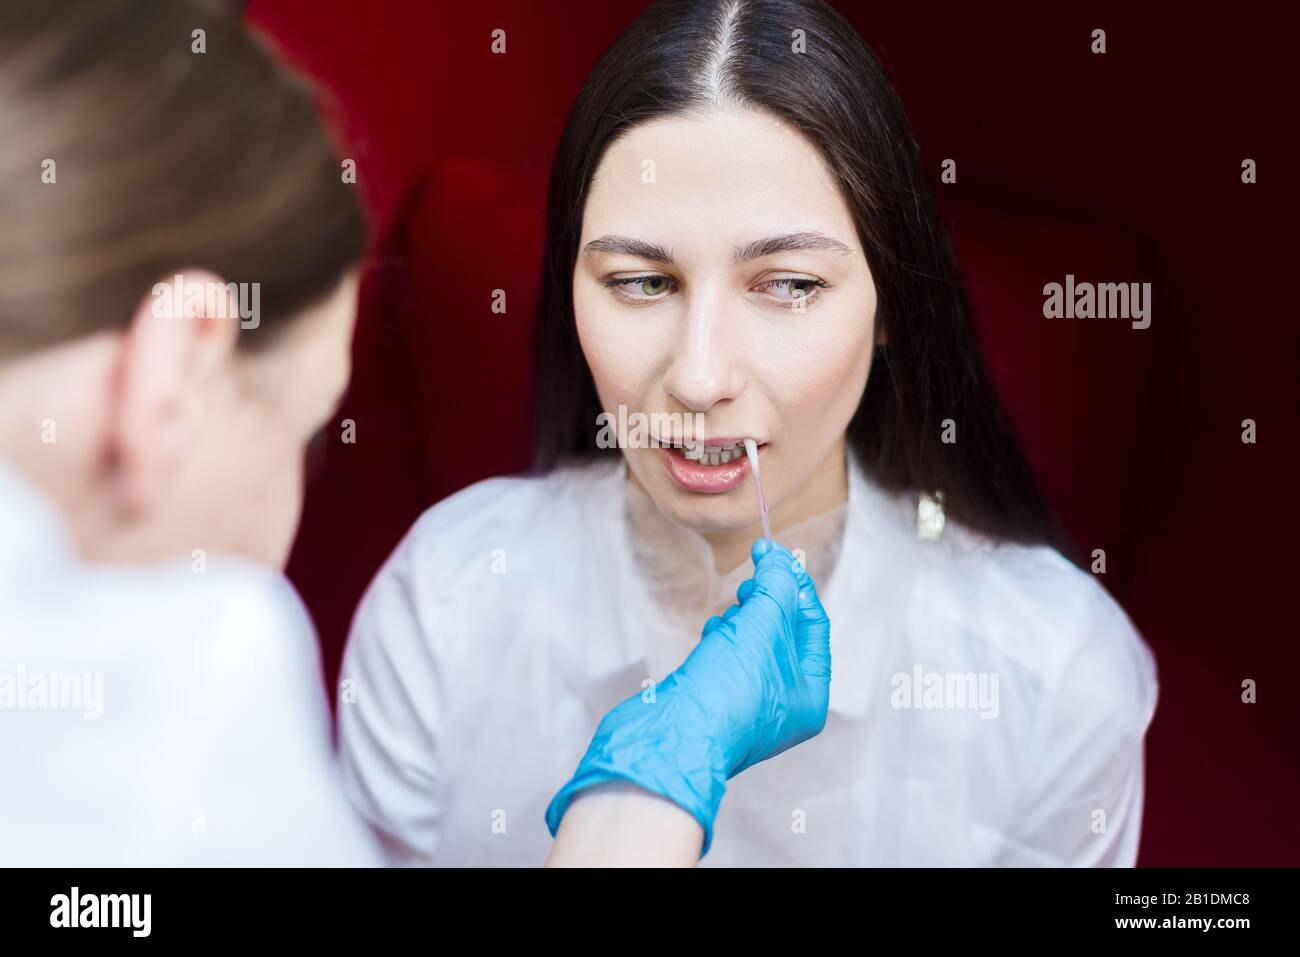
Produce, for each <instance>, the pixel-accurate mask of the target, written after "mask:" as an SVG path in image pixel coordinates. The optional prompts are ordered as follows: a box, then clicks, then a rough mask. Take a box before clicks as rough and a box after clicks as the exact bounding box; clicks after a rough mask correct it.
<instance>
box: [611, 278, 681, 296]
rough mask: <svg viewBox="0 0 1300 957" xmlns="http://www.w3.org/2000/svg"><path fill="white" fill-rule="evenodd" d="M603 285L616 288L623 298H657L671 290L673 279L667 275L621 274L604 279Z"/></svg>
mask: <svg viewBox="0 0 1300 957" xmlns="http://www.w3.org/2000/svg"><path fill="white" fill-rule="evenodd" d="M605 285H606V286H608V287H610V288H617V289H618V292H619V294H620V295H621V296H623V297H624V298H625V299H637V300H645V299H658V298H659V297H660V296H663V295H664V294H665V293H669V292H672V289H673V281H672V279H670V278H669V277H667V276H622V277H619V278H616V279H607V280H605Z"/></svg>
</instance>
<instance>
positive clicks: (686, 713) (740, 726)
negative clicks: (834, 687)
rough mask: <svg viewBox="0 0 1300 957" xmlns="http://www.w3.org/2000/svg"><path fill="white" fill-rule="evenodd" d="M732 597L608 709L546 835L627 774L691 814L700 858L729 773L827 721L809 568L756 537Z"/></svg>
mask: <svg viewBox="0 0 1300 957" xmlns="http://www.w3.org/2000/svg"><path fill="white" fill-rule="evenodd" d="M751 554H752V556H753V559H754V577H753V578H750V579H746V580H745V581H744V582H743V583H742V584H741V585H740V587H739V588H738V589H737V590H736V597H737V599H738V601H739V605H733V606H732V607H731V608H729V609H727V611H726V612H725V613H724V614H723V615H722V616H721V617H717V616H715V617H713V618H710V619H709V620H708V622H707V623H706V624H705V626H704V631H703V634H702V635H701V637H700V642H699V644H698V645H696V647H695V649H694V650H693V651H692V652H691V654H690V656H689V657H687V659H686V661H684V662H683V663H682V664H681V666H680V667H679V668H677V670H676V671H674V672H673V673H672V674H670V675H668V676H667V677H666V678H665V679H664V680H663V681H661V682H660V683H659V684H658V685H657V686H655V687H654V688H653V695H651V689H647V690H646V691H645V692H643V693H639V694H635V695H633V696H632V697H630V698H628V699H627V700H626V701H624V702H622V703H621V704H619V705H618V706H617V707H615V708H614V709H613V710H612V711H610V712H609V714H607V715H606V716H605V717H604V719H603V720H602V721H601V722H600V726H599V727H598V728H597V729H596V736H595V737H594V738H593V739H592V742H591V745H590V747H588V748H587V753H586V755H585V756H584V757H583V759H582V761H581V762H580V763H579V764H578V770H577V771H576V772H575V773H574V775H573V777H572V778H571V779H570V780H569V783H568V784H566V785H565V786H564V787H563V788H561V789H560V791H559V793H557V794H556V795H555V797H554V798H553V799H552V800H551V804H550V806H549V807H548V808H547V809H546V824H547V827H549V828H550V830H551V836H552V837H554V836H555V832H556V831H557V830H559V827H560V821H561V819H562V818H563V817H564V812H565V811H566V810H567V809H568V806H569V803H570V802H571V801H572V800H573V797H574V796H575V795H576V794H577V792H579V791H581V790H582V789H583V788H588V787H592V786H594V785H597V784H604V783H607V782H610V781H630V782H631V783H633V784H636V785H638V786H639V787H642V788H644V789H645V790H647V791H650V792H652V793H654V794H659V795H662V796H663V797H666V798H668V799H669V800H671V801H673V802H675V803H677V804H679V805H680V806H681V807H683V808H684V809H685V810H687V811H689V812H690V813H691V814H692V815H694V817H695V819H696V820H698V821H699V822H700V826H701V827H702V828H703V829H704V844H703V846H702V848H701V850H700V856H701V857H703V856H704V855H705V854H707V853H708V851H709V845H710V844H711V843H712V841H713V821H714V818H715V817H716V816H717V813H718V806H719V805H720V804H721V803H722V795H723V792H724V791H725V790H726V781H727V780H728V779H729V778H731V777H733V776H734V775H736V774H739V773H740V772H741V771H743V770H745V768H747V767H749V766H750V765H751V764H757V763H758V762H759V761H762V760H764V759H766V758H770V757H772V756H773V755H776V754H780V753H781V752H782V751H785V750H786V749H787V748H792V747H794V746H795V745H796V744H799V743H800V742H801V741H806V740H808V739H809V738H811V737H813V736H814V735H816V734H817V733H818V732H820V731H821V729H822V728H823V727H825V726H826V711H827V706H828V704H829V701H830V681H831V651H830V621H829V619H827V617H826V610H825V609H824V608H823V607H822V603H821V601H820V600H819V599H818V597H817V589H816V588H815V587H814V585H813V581H812V578H811V576H809V574H808V573H807V571H805V570H804V568H803V566H802V565H800V564H799V563H798V562H797V561H796V560H795V558H794V556H793V555H791V554H790V552H789V551H787V550H786V549H785V548H783V547H782V546H781V545H777V544H774V543H772V542H769V541H768V540H766V539H759V540H758V541H756V542H755V543H754V546H753V549H752V551H751Z"/></svg>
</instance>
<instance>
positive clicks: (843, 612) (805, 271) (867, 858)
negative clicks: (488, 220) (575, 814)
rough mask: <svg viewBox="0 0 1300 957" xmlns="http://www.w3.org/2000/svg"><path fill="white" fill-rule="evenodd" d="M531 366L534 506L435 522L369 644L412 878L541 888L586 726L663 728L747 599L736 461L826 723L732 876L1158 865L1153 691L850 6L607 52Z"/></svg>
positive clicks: (561, 172)
mask: <svg viewBox="0 0 1300 957" xmlns="http://www.w3.org/2000/svg"><path fill="white" fill-rule="evenodd" d="M536 356H537V361H536V370H535V372H536V382H537V404H536V411H537V419H536V452H537V463H538V471H539V475H537V476H533V477H529V478H516V479H495V480H492V481H489V482H485V483H481V484H479V485H477V486H474V487H473V488H471V489H468V490H466V491H464V492H462V493H460V494H459V495H457V496H454V497H452V498H451V499H449V500H448V501H446V502H443V503H441V504H439V505H438V506H436V507H434V508H433V509H431V510H430V511H429V512H428V513H427V514H426V515H425V516H424V517H423V518H422V519H421V520H420V522H419V523H418V524H417V525H416V526H415V528H414V529H413V530H412V532H411V533H410V535H409V536H408V538H407V539H406V541H405V542H404V543H403V544H402V546H400V547H399V549H398V550H397V552H396V553H395V554H394V556H393V557H392V558H391V559H390V560H389V562H388V564H387V565H386V567H385V568H384V570H383V571H381V573H380V575H379V577H378V578H377V580H376V582H375V583H374V584H373V585H372V586H371V589H370V591H369V593H368V595H367V598H366V599H365V601H364V602H363V604H362V607H361V609H360V611H359V613H358V616H357V619H356V622H355V624H354V630H353V635H352V639H351V642H350V647H349V651H348V657H347V659H346V661H345V664H344V672H343V673H344V675H345V676H349V677H354V678H357V679H358V680H360V681H364V682H365V683H366V685H367V687H368V688H369V689H370V694H369V695H368V696H367V698H366V700H365V701H364V702H362V701H358V703H357V706H356V707H354V708H349V709H347V710H345V712H344V713H343V715H342V718H341V732H342V750H343V754H344V759H345V766H346V770H347V779H348V783H349V786H350V790H351V794H352V796H353V798H354V800H355V801H356V803H357V804H358V806H359V807H360V808H361V810H362V811H363V813H364V814H365V815H366V816H367V817H368V818H369V819H370V820H371V821H372V822H373V823H374V824H375V825H376V826H377V827H378V828H379V829H380V831H381V832H382V833H383V834H384V835H385V837H386V839H387V841H388V843H389V845H390V846H391V847H392V848H394V849H395V851H396V852H397V853H398V854H399V855H400V856H402V857H404V858H405V859H407V860H410V861H416V862H432V863H449V864H456V863H516V862H524V861H527V860H529V859H535V858H536V856H537V854H538V853H540V852H542V850H543V849H544V841H545V834H543V833H538V832H537V831H536V830H535V829H534V827H533V822H534V821H535V820H536V816H537V815H538V814H540V813H541V812H542V810H543V809H544V808H547V799H548V798H549V797H550V796H551V795H552V793H553V792H554V790H555V788H556V787H557V786H558V785H560V784H561V783H563V781H564V779H565V777H566V776H567V775H568V772H569V770H570V769H571V768H572V767H573V765H574V763H575V762H576V761H577V759H578V758H579V756H580V755H582V744H583V743H585V742H586V740H587V733H588V729H589V726H590V723H591V722H592V721H594V720H595V717H596V716H598V715H599V714H600V713H601V712H602V711H603V710H604V709H605V708H607V707H608V706H609V705H610V704H612V703H614V702H616V701H618V700H619V699H622V698H628V696H629V695H631V696H632V697H631V698H629V699H628V702H625V705H626V704H628V703H630V702H634V701H636V700H637V699H638V696H639V698H640V700H641V701H642V702H644V703H645V704H646V705H653V703H654V700H655V689H656V688H657V687H658V684H659V679H660V678H661V677H662V676H664V675H666V674H669V669H670V668H671V667H672V665H673V664H674V663H675V662H676V661H679V660H680V659H681V658H682V656H683V655H684V654H686V653H688V652H690V650H691V648H692V645H693V644H694V641H695V639H696V637H697V633H696V632H695V631H694V630H693V628H692V623H693V622H698V621H699V620H701V618H702V617H704V616H707V615H708V614H712V613H716V612H718V611H720V610H721V609H722V608H723V607H725V605H726V604H727V602H728V596H729V595H730V594H731V592H732V591H733V590H734V589H735V587H736V585H737V583H738V582H739V581H740V580H741V579H742V578H744V577H745V575H746V573H747V568H748V565H747V563H746V561H745V558H746V555H747V554H748V551H749V547H750V543H751V542H752V541H753V540H754V539H755V538H756V537H758V536H759V534H760V533H759V530H758V525H759V522H758V519H759V508H760V504H759V496H758V493H757V491H756V484H755V482H754V480H753V479H754V476H752V475H751V473H750V469H751V466H750V464H749V459H748V457H747V456H746V454H745V447H744V446H745V440H749V441H750V442H752V443H753V444H754V445H755V446H756V447H757V461H758V463H759V472H760V473H761V479H762V484H763V487H764V489H765V491H766V496H765V497H766V504H767V507H768V508H769V509H770V511H771V516H772V519H773V522H774V527H775V532H776V537H777V538H778V539H780V540H781V541H782V542H784V543H785V544H786V545H787V546H789V547H790V548H791V549H794V550H795V553H796V555H798V556H799V557H800V559H801V561H802V564H803V565H805V566H806V568H807V570H808V571H809V572H810V573H811V575H812V578H813V579H814V580H816V581H817V582H819V583H820V588H821V591H822V594H823V598H824V600H825V604H826V608H827V610H828V612H829V616H830V620H831V622H833V633H832V639H831V659H832V663H833V671H832V680H831V685H830V715H829V719H828V721H827V723H826V726H825V730H824V731H823V732H822V733H821V734H820V735H819V736H817V737H816V738H814V739H813V740H811V741H809V742H807V743H804V744H801V745H800V746H799V747H797V748H793V749H790V750H788V751H786V752H784V753H781V754H780V755H779V756H777V757H775V758H773V759H771V760H768V761H766V762H764V763H763V764H761V765H759V766H757V767H755V768H753V769H752V770H750V771H749V772H748V773H746V774H744V775H743V776H740V777H736V778H735V779H734V780H732V781H731V782H730V784H729V785H728V797H727V802H726V805H725V806H724V808H723V810H722V811H721V813H719V814H718V815H717V818H716V822H713V823H714V830H713V834H714V840H713V844H712V846H713V848H714V850H713V852H712V857H711V858H709V860H710V861H711V862H714V863H730V864H862V865H890V864H901V865H910V864H963V865H964V864H1007V865H1067V864H1069V865H1073V864H1096V865H1131V864H1132V863H1133V862H1134V860H1135V858H1136V853H1137V846H1138V837H1139V831H1140V825H1141V809H1142V793H1143V757H1142V746H1143V738H1144V735H1145V731H1146V728H1147V727H1148V725H1149V722H1150V720H1151V717H1152V714H1153V711H1154V707H1155V700H1156V674H1155V667H1154V662H1153V659H1152V657H1151V655H1150V653H1149V651H1148V650H1147V648H1146V646H1145V644H1144V643H1143V642H1142V640H1141V638H1140V637H1139V636H1138V635H1137V633H1136V632H1135V631H1134V629H1133V627H1132V625H1131V623H1130V622H1129V621H1128V619H1127V617H1126V616H1125V615H1124V613H1123V611H1122V610H1121V609H1120V608H1119V607H1118V606H1117V605H1116V604H1115V603H1114V602H1113V601H1112V600H1111V599H1110V598H1109V596H1108V595H1107V594H1106V593H1105V591H1104V590H1103V589H1102V588H1101V587H1100V586H1099V585H1098V584H1097V583H1096V582H1095V581H1094V580H1093V579H1091V578H1090V577H1089V576H1088V575H1087V574H1086V573H1085V572H1083V571H1081V570H1080V569H1079V568H1077V567H1076V566H1075V565H1073V564H1071V562H1070V561H1068V560H1067V559H1066V558H1065V557H1064V555H1063V554H1062V553H1063V551H1068V549H1067V548H1066V546H1065V545H1064V543H1063V542H1062V540H1061V537H1060V535H1059V533H1058V531H1057V526H1056V525H1055V523H1054V522H1053V521H1052V519H1051V518H1050V516H1049V513H1048V510H1047V508H1046V506H1045V505H1044V503H1043V499H1042V497H1041V495H1040V494H1039V492H1038V490H1037V488H1036V486H1035V483H1034V480H1033V478H1032V475H1031V473H1030V470H1029V468H1028V466H1027V464H1026V462H1025V459H1024V457H1023V456H1022V454H1021V453H1020V451H1019V449H1018V447H1017V443H1016V440H1015V437H1014V436H1013V434H1012V432H1011V430H1010V428H1009V426H1008V424H1007V421H1006V418H1005V416H1004V415H1003V413H1002V411H1001V409H1000V406H999V403H998V400H997V398H996V396H995V394H994V392H993V390H992V388H991V385H990V383H989V379H988V376H987V374H986V372H985V370H984V366H983V363H982V361H981V358H980V353H979V349H978V345H977V342H976V340H975V336H974V333H973V331H972V327H971V323H970V320H969V316H968V309H967V305H966V300H965V297H964V294H963V291H962V287H961V283H960V278H959V276H958V272H957V269H956V267H955V264H954V261H953V257H952V253H951V251H950V248H949V243H948V240H947V236H946V234H945V230H944V227H943V225H942V221H941V219H940V217H939V215H938V213H937V211H936V207H935V205H934V202H933V199H932V197H931V195H930V191H929V187H928V184H927V181H926V177H925V174H924V171H923V168H922V165H921V162H920V159H919V156H918V153H917V149H916V147H915V144H914V141H913V137H912V134H911V131H910V129H909V127H908V124H907V121H906V118H905V116H904V114H903V111H902V109H901V106H900V105H899V103H898V100H897V98H896V97H895V95H894V93H893V91H892V89H891V87H890V84H889V82H888V80H887V78H886V77H885V75H884V74H883V72H882V71H881V69H880V67H879V65H878V64H877V63H876V61H875V60H874V58H873V57H872V56H871V54H870V53H869V52H868V51H867V49H866V47H865V46H864V45H863V43H862V41H861V39H860V38H859V37H858V36H857V34H856V33H855V32H854V31H853V30H852V28H851V27H850V26H849V25H848V24H847V23H846V22H845V21H844V20H843V19H842V17H841V16H840V15H839V14H838V13H836V12H835V11H834V10H833V9H832V8H831V7H830V6H828V5H826V4H824V3H821V2H817V0H665V2H662V3H658V4H655V5H654V6H652V7H650V8H649V9H648V10H647V11H646V12H645V13H644V14H643V15H642V16H641V17H640V18H639V19H638V20H637V21H636V22H635V23H634V24H633V25H632V26H631V27H629V28H628V29H627V31H625V32H624V33H623V35H622V36H621V37H619V39H618V40H617V41H616V42H615V43H614V44H613V46H612V47H611V48H610V49H609V50H608V51H607V52H606V53H605V55H604V56H603V57H602V58H601V60H600V62H599V63H598V64H597V66H596V67H595V69H594V70H593V72H592V74H591V76H590V78H589V79H588V81H587V84H586V85H585V87H584V88H583V90H582V92H581V93H580V95H579V97H578V99H577V102H576V103H575V104H574V107H573V109H572V111H571V113H570V116H569V120H568V123H567V125H566V127H565V130H564V134H563V136H562V139H561V142H560V145H559V148H558V151H557V154H556V158H555V163H554V167H553V172H552V177H551V184H550V196H549V200H548V212H547V230H546V248H545V252H544V273H543V294H542V309H541V316H540V320H539V326H538V330H537V346H536ZM646 422H648V423H649V425H648V426H645V427H642V426H643V425H644V424H645V423H646ZM611 423H615V425H614V426H613V427H612V439H613V440H614V441H611ZM613 444H617V446H618V448H619V451H610V450H608V447H609V446H610V445H613ZM674 674H675V673H674ZM671 677H672V675H670V678H671ZM599 737H600V736H599V735H598V739H599ZM663 746H664V747H665V748H672V747H676V744H675V743H674V742H672V741H665V742H664V745H663ZM611 755H612V749H611V750H610V752H609V753H606V754H604V755H598V756H597V759H595V760H596V763H599V761H602V760H603V761H605V762H606V763H607V764H609V763H616V761H615V758H614V757H612V756H611ZM593 760H594V759H593V755H592V752H591V751H590V750H589V751H588V752H587V754H586V756H585V757H584V758H583V762H582V764H581V765H580V766H579V773H578V774H577V775H575V776H574V778H573V779H572V780H571V782H570V785H568V786H566V787H565V788H564V789H563V790H562V791H561V797H562V798H563V800H562V801H559V802H558V805H557V804H552V805H551V806H550V807H549V809H548V813H547V821H548V824H549V825H550V828H551V830H552V831H553V832H554V830H555V828H556V827H557V825H558V823H559V821H560V820H561V818H562V817H563V814H564V811H565V809H566V807H567V800H568V799H569V798H570V797H572V796H573V793H574V784H573V782H574V781H577V782H582V781H587V780H589V779H590V778H589V776H588V775H586V774H585V773H584V768H586V767H587V766H588V765H589V763H591V762H593ZM678 803H680V804H682V806H683V807H686V806H687V805H689V804H690V799H689V798H684V799H682V800H680V801H679V802H678ZM508 816H514V817H515V819H516V820H518V819H519V817H521V816H522V819H523V820H524V821H525V826H524V827H522V828H518V827H517V828H516V829H512V830H507V827H506V819H507V817H508ZM505 834H509V836H510V837H511V838H512V839H511V840H506V839H503V835H505ZM707 847H708V843H707V841H706V845H705V848H706V850H707Z"/></svg>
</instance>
